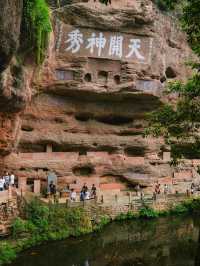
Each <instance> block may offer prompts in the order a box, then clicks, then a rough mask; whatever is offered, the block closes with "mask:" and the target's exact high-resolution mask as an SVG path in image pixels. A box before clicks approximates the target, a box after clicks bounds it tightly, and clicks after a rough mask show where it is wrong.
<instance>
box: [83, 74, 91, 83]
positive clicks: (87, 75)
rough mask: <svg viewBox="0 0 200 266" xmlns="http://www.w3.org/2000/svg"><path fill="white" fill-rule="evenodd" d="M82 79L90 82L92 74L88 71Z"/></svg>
mask: <svg viewBox="0 0 200 266" xmlns="http://www.w3.org/2000/svg"><path fill="white" fill-rule="evenodd" d="M84 80H85V81H86V82H92V75H91V74H90V73H87V74H85V76H84Z"/></svg>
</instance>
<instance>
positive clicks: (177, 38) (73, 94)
mask: <svg viewBox="0 0 200 266" xmlns="http://www.w3.org/2000/svg"><path fill="white" fill-rule="evenodd" d="M51 2H53V1H51ZM63 2H64V4H66V3H65V1H63ZM52 20H53V24H54V30H53V34H52V36H51V41H50V46H49V52H48V58H47V59H46V61H45V62H44V65H43V67H42V69H41V71H40V73H37V75H35V79H34V81H33V82H32V85H31V93H32V95H33V96H32V100H31V103H30V104H27V105H26V108H25V111H24V112H23V113H20V118H19V115H18V112H19V111H20V110H22V109H23V107H24V103H25V102H26V103H27V101H28V95H29V94H30V93H29V91H28V88H27V86H25V85H24V84H25V83H26V81H27V79H28V78H27V77H26V76H23V75H22V76H23V78H21V77H22V76H21V77H20V81H23V80H25V83H24V82H20V84H21V86H20V88H19V89H17V90H16V88H15V86H14V85H13V84H15V83H13V79H12V78H13V75H12V65H9V66H8V67H7V69H6V70H4V72H3V73H2V77H3V75H6V76H7V77H12V78H11V85H10V83H8V81H9V82H10V78H7V79H6V78H4V79H2V80H3V81H4V83H3V82H2V86H1V91H2V97H1V99H2V112H4V111H6V116H10V118H8V119H7V120H6V121H7V123H8V124H5V126H4V128H5V132H6V130H7V131H9V130H11V131H12V134H10V133H8V134H7V135H8V136H11V135H12V137H13V136H14V139H15V142H13V141H12V142H9V143H12V145H11V146H9V147H12V149H13V150H12V152H11V154H10V155H9V156H6V157H4V161H3V162H4V166H5V167H7V168H9V169H10V168H12V169H13V170H15V171H16V173H17V174H18V176H19V177H24V178H26V177H29V178H35V177H37V176H38V175H39V176H40V178H43V180H45V179H46V172H47V171H54V172H55V173H56V174H57V175H58V184H59V186H60V187H64V186H65V185H66V184H70V186H71V187H74V188H76V189H79V188H80V187H81V186H82V184H83V183H84V182H87V183H88V185H89V186H90V185H91V184H92V183H95V184H96V185H97V186H98V187H99V188H100V189H101V190H102V191H103V190H117V191H119V190H124V189H127V188H128V187H129V188H130V186H131V187H134V185H135V184H137V183H140V184H141V185H142V186H144V187H145V189H146V190H147V191H151V190H152V189H153V188H152V187H153V184H154V182H156V181H157V180H159V182H161V183H163V184H164V183H168V184H170V185H171V186H172V187H173V185H174V184H172V183H173V182H177V184H178V185H177V187H176V188H175V187H173V188H172V189H174V190H175V189H180V190H181V189H182V190H185V189H186V187H187V186H188V183H187V182H190V181H191V180H192V179H193V178H196V176H194V175H193V172H192V170H191V162H189V164H190V165H189V166H188V167H186V168H187V169H185V168H184V172H183V175H182V176H181V177H179V176H178V177H177V178H176V173H174V171H175V172H176V170H174V169H172V168H171V167H170V165H169V161H170V158H169V153H168V151H167V147H165V145H164V142H163V140H161V139H153V138H143V133H144V128H145V126H146V121H145V114H146V113H147V112H149V111H152V110H155V108H157V107H159V106H160V105H161V104H162V102H163V101H166V100H168V99H166V96H164V95H163V90H164V87H165V85H166V81H167V80H173V79H175V78H176V79H182V80H185V79H186V78H188V77H189V76H190V74H191V73H190V71H189V69H188V68H187V67H186V66H185V61H187V60H188V59H189V58H191V57H192V56H193V55H192V52H191V50H190V48H189V47H188V44H187V42H186V38H185V35H184V34H183V33H182V32H181V31H180V29H179V28H178V26H177V23H176V21H175V20H174V19H172V18H170V17H168V16H166V15H163V14H161V13H160V12H159V11H158V10H157V9H156V8H155V7H154V6H153V4H152V2H151V1H147V0H146V1H145V0H143V1H142V0H141V1H130V0H124V1H120V0H113V1H112V4H111V5H109V6H105V5H102V4H100V3H98V2H95V1H70V3H69V1H68V2H67V4H66V5H64V6H63V7H61V8H59V9H54V11H53V12H52ZM6 71H7V72H6ZM7 73H9V74H7ZM17 73H18V72H17ZM20 73H21V72H20ZM14 78H16V75H14ZM5 81H7V83H5ZM8 84H9V85H8ZM22 84H23V85H22ZM7 90H8V91H9V90H10V91H9V93H10V94H9V93H8V96H7V94H6V95H4V94H5V93H4V92H6V91H7ZM3 103H4V104H3ZM5 103H6V104H5ZM10 103H11V106H12V107H13V109H12V110H11V108H10V105H9V104H10ZM8 106H9V111H8V109H6V107H8ZM8 112H9V114H8ZM10 112H11V113H12V114H10ZM13 112H17V117H18V120H19V121H18V122H17V120H16V119H15V118H16V114H15V113H14V114H13ZM6 116H5V115H2V119H3V118H4V117H6ZM8 121H9V122H8ZM15 124H17V125H15ZM20 124H21V129H20V130H19V125H20ZM2 129H3V127H2ZM14 133H15V134H14ZM7 135H6V136H7ZM5 143H8V141H7V139H6V141H5ZM3 149H4V152H5V151H8V150H9V151H11V150H10V149H8V148H7V147H5V148H3ZM46 151H47V152H46ZM172 177H173V178H174V179H173V178H172ZM178 178H179V179H178ZM184 178H185V179H187V181H186V182H185V181H184ZM172 179H173V180H172ZM177 180H181V181H180V182H179V181H177ZM172 181H173V182H172ZM181 182H182V183H181ZM180 183H181V185H180ZM179 185H180V186H179Z"/></svg>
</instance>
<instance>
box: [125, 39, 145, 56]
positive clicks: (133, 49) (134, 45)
mask: <svg viewBox="0 0 200 266" xmlns="http://www.w3.org/2000/svg"><path fill="white" fill-rule="evenodd" d="M129 48H130V52H129V54H128V55H127V56H126V57H127V58H129V57H131V56H133V55H134V54H135V55H136V57H137V58H138V59H140V60H144V59H145V58H144V56H142V55H141V53H140V52H139V49H140V48H141V40H140V39H131V40H130V44H129Z"/></svg>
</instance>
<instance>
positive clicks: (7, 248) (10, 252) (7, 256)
mask: <svg viewBox="0 0 200 266" xmlns="http://www.w3.org/2000/svg"><path fill="white" fill-rule="evenodd" d="M15 258H16V252H15V250H14V249H13V247H12V246H11V245H10V244H8V243H6V242H2V243H1V244H0V265H3V264H4V263H10V262H11V261H12V260H14V259H15Z"/></svg>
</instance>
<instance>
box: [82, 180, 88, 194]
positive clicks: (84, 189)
mask: <svg viewBox="0 0 200 266" xmlns="http://www.w3.org/2000/svg"><path fill="white" fill-rule="evenodd" d="M87 190H88V187H87V185H86V183H84V185H83V187H82V191H83V193H84V194H85V192H86V191H87Z"/></svg>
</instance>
